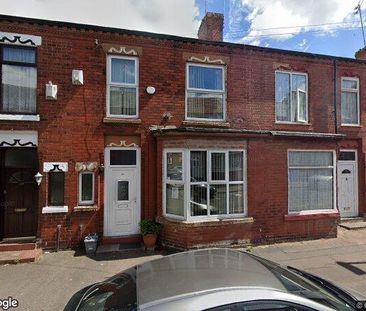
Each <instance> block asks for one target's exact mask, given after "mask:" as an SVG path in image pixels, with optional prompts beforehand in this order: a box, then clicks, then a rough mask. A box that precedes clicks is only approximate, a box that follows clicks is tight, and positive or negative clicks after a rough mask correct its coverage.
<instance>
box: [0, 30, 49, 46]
mask: <svg viewBox="0 0 366 311" xmlns="http://www.w3.org/2000/svg"><path fill="white" fill-rule="evenodd" d="M0 43H4V44H14V45H28V46H38V45H41V44H42V37H38V36H32V35H24V34H19V33H11V32H0Z"/></svg>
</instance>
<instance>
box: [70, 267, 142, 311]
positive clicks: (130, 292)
mask: <svg viewBox="0 0 366 311" xmlns="http://www.w3.org/2000/svg"><path fill="white" fill-rule="evenodd" d="M117 310H118V311H135V310H137V295H136V269H135V268H131V269H128V270H126V271H124V272H123V273H120V274H118V275H116V276H114V277H113V278H110V279H108V280H107V281H105V282H101V283H98V284H95V285H94V286H92V287H90V288H89V290H88V291H87V292H86V293H85V294H84V296H83V298H82V299H81V301H80V304H79V307H78V308H77V311H117Z"/></svg>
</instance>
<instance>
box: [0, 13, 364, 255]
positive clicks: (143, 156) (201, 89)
mask: <svg viewBox="0 0 366 311" xmlns="http://www.w3.org/2000/svg"><path fill="white" fill-rule="evenodd" d="M222 19H223V17H222V15H220V14H212V13H208V14H207V15H206V17H205V18H204V20H203V22H202V24H201V28H200V30H199V39H192V38H183V37H177V36H171V35H163V34H154V33H146V32H139V31H130V30H122V29H114V28H106V27H100V26H91V25H81V24H73V23H65V22H56V21H46V20H37V19H30V18H22V17H11V16H0V58H1V81H2V87H1V94H0V98H1V102H0V109H1V112H0V176H1V181H0V203H1V209H0V211H1V213H0V239H1V240H3V241H13V240H19V239H24V238H29V237H31V238H33V239H38V241H39V242H40V243H41V245H43V246H44V247H55V245H57V243H59V245H60V246H61V247H71V246H76V245H78V243H80V241H82V240H83V238H84V237H85V235H86V234H88V233H90V232H98V233H99V234H100V235H102V237H103V239H102V242H104V243H112V242H115V241H118V242H126V243H130V242H133V241H139V240H140V235H139V222H140V220H141V219H146V218H149V219H152V218H155V219H156V220H157V221H159V222H161V223H162V224H164V227H163V231H162V233H161V236H160V241H161V243H162V244H163V245H167V246H172V247H177V248H182V249H185V248H195V247H202V246H208V245H237V244H246V243H263V242H273V241H283V240H299V239H315V238H322V237H334V236H336V234H337V224H338V222H339V219H340V217H357V216H363V214H364V213H365V212H366V207H365V190H364V189H365V151H366V150H365V149H366V147H365V144H364V142H365V137H366V136H365V130H364V128H363V126H365V124H366V122H365V121H366V120H365V118H366V114H365V111H366V93H365V92H363V88H361V87H362V85H365V84H366V61H364V60H362V58H365V51H363V50H361V51H359V53H358V54H357V58H356V59H351V58H342V57H333V56H327V55H317V54H310V53H302V52H295V51H285V50H279V49H272V48H262V47H255V46H247V45H242V44H233V43H227V42H222V24H223V23H222Z"/></svg>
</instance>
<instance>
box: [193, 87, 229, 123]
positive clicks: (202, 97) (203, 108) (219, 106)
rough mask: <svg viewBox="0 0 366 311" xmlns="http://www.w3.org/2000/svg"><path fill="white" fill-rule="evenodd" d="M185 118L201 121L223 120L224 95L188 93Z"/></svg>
mask: <svg viewBox="0 0 366 311" xmlns="http://www.w3.org/2000/svg"><path fill="white" fill-rule="evenodd" d="M187 95H188V98H187V117H188V118H202V119H218V120H222V119H223V118H224V95H223V94H210V93H197V92H188V94H187Z"/></svg>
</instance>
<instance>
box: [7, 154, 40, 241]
mask: <svg viewBox="0 0 366 311" xmlns="http://www.w3.org/2000/svg"><path fill="white" fill-rule="evenodd" d="M1 153H2V165H1V175H2V178H1V179H2V180H1V192H2V193H1V197H0V199H1V202H0V203H1V205H0V206H1V209H2V221H1V222H2V228H3V230H2V237H3V238H19V237H29V236H35V235H36V233H37V205H38V186H37V184H36V182H35V178H34V175H35V174H36V173H37V163H38V161H37V150H36V149H35V148H2V149H1Z"/></svg>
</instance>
